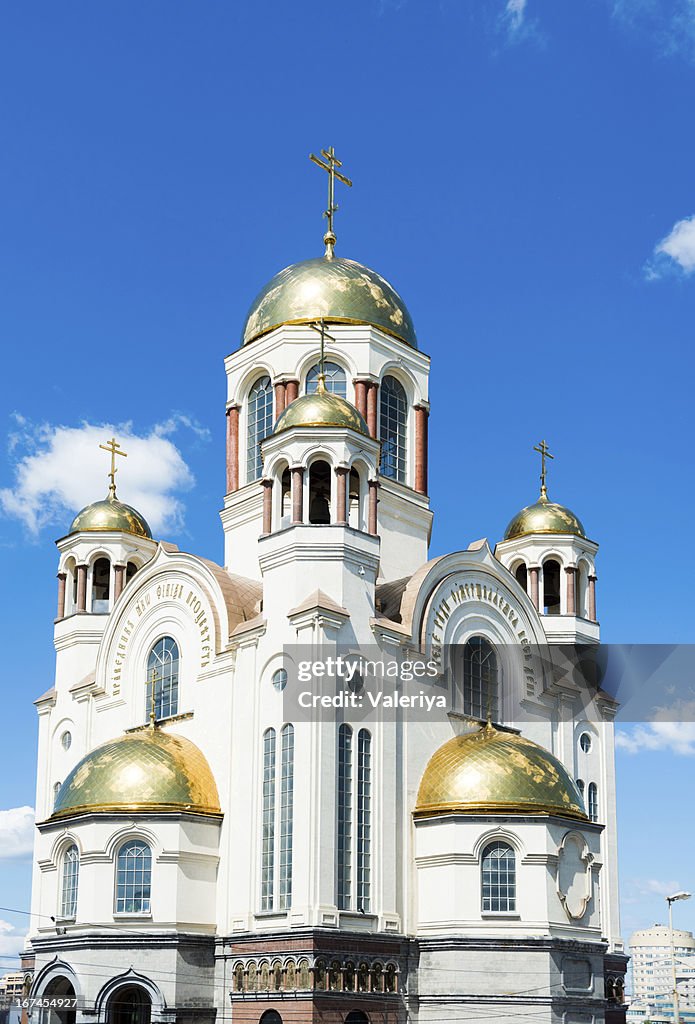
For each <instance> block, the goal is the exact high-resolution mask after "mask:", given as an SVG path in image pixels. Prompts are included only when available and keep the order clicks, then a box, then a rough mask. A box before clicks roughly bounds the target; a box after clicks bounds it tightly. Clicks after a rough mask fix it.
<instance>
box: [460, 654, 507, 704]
mask: <svg viewBox="0 0 695 1024" xmlns="http://www.w3.org/2000/svg"><path fill="white" fill-rule="evenodd" d="M462 689H463V708H462V710H463V714H464V715H469V716H470V717H471V718H479V719H488V718H489V719H490V720H491V721H494V722H496V721H499V710H500V709H499V682H498V668H497V654H496V652H495V648H494V647H493V646H492V644H491V643H490V642H489V641H488V640H486V639H485V637H482V636H473V637H471V638H470V640H467V641H466V643H465V644H464V647H463V686H462Z"/></svg>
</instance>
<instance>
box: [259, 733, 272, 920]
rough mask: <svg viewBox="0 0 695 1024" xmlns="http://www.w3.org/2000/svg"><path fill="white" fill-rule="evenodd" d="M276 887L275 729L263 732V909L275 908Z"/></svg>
mask: <svg viewBox="0 0 695 1024" xmlns="http://www.w3.org/2000/svg"><path fill="white" fill-rule="evenodd" d="M274 889H275V729H266V731H265V732H264V733H263V810H262V823H261V910H272V909H273V893H274Z"/></svg>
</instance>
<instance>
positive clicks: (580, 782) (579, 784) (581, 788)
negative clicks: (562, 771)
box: [576, 779, 586, 800]
mask: <svg viewBox="0 0 695 1024" xmlns="http://www.w3.org/2000/svg"><path fill="white" fill-rule="evenodd" d="M576 782H577V789H578V790H579V792H580V793H581V797H582V800H583V799H584V790H585V788H586V786H585V783H584V779H577V780H576Z"/></svg>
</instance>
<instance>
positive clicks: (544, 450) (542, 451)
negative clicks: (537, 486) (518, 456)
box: [533, 441, 555, 498]
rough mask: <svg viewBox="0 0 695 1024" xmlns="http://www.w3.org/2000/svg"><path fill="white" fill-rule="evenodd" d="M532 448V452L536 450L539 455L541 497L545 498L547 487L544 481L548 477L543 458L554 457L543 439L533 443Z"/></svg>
mask: <svg viewBox="0 0 695 1024" xmlns="http://www.w3.org/2000/svg"><path fill="white" fill-rule="evenodd" d="M533 450H534V452H538V454H539V455H540V457H541V498H547V497H548V489H547V487H546V486H545V483H546V480H547V477H548V470H547V468H546V465H545V460H546V459H554V458H555V456H554V455H551V454H550V449H549V448H548V445H547V443H546V442H545V441H541V442H540V443H539V444H536V445H534V447H533Z"/></svg>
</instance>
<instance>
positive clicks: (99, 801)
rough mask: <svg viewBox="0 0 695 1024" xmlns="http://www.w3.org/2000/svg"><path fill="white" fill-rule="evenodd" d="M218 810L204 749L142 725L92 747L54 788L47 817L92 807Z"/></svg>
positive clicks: (126, 809) (115, 809) (83, 811)
mask: <svg viewBox="0 0 695 1024" xmlns="http://www.w3.org/2000/svg"><path fill="white" fill-rule="evenodd" d="M98 811H102V812H107V813H108V812H117V811H125V812H129V813H130V812H137V811H140V812H152V811H191V812H193V813H195V814H220V799H219V796H218V795H217V786H216V785H215V779H214V777H213V774H212V772H211V771H210V765H209V764H208V762H207V760H206V759H205V756H204V754H203V753H202V752H201V751H200V750H199V749H198V747H196V745H195V744H194V743H191V741H190V740H187V739H185V738H184V737H183V736H175V735H173V734H172V733H166V732H161V731H160V730H159V729H151V728H148V729H140V730H139V731H138V732H133V733H127V734H126V735H125V736H119V737H118V739H115V740H111V741H110V742H109V743H104V744H103V745H102V746H101V747H97V748H96V749H95V750H92V751H91V752H90V753H89V754H87V756H86V757H83V758H82V760H81V761H80V762H79V764H77V765H76V766H75V767H74V768H73V770H72V771H71V772H70V774H69V775H68V777H67V779H66V780H65V782H64V783H63V785H62V786H61V787H60V789H59V790H58V795H57V797H56V801H55V804H54V807H53V813H52V815H51V820H53V819H54V818H64V817H66V816H67V815H71V814H84V813H90V812H91V813H94V812H98Z"/></svg>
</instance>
